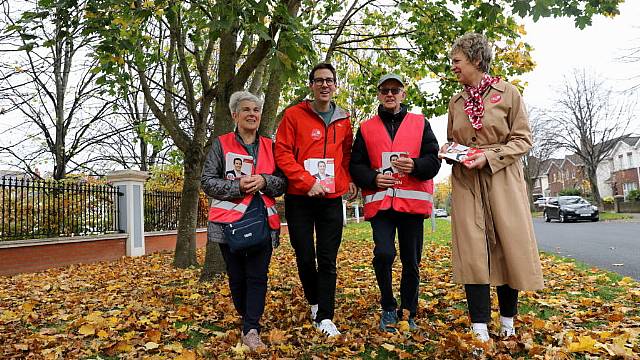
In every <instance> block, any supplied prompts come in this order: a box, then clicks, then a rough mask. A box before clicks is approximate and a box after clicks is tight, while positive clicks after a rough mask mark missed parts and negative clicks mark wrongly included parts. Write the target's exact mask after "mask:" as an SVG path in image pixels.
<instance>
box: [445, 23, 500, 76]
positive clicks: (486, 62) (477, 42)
mask: <svg viewBox="0 0 640 360" xmlns="http://www.w3.org/2000/svg"><path fill="white" fill-rule="evenodd" d="M457 52H461V53H462V54H464V56H466V57H467V60H469V61H470V62H472V63H475V62H476V61H478V60H480V63H479V64H478V70H480V71H482V72H485V73H488V72H489V68H490V66H491V60H492V59H493V53H492V51H491V46H490V45H489V41H487V38H486V37H485V36H484V35H482V34H478V33H466V34H464V35H462V36H460V37H459V38H457V39H456V41H455V42H454V43H453V45H452V46H451V51H449V57H453V55H454V54H455V53H457Z"/></svg>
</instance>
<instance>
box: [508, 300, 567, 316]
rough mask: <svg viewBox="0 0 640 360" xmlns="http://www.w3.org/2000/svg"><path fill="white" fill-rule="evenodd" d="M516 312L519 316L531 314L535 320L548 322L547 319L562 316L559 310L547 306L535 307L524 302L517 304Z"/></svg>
mask: <svg viewBox="0 0 640 360" xmlns="http://www.w3.org/2000/svg"><path fill="white" fill-rule="evenodd" d="M518 312H519V313H521V314H532V313H533V314H535V316H536V317H537V318H540V319H543V320H549V318H551V317H553V316H558V315H561V314H562V313H561V312H560V311H559V310H556V309H553V308H550V307H547V306H536V305H533V304H529V303H526V302H520V303H519V304H518Z"/></svg>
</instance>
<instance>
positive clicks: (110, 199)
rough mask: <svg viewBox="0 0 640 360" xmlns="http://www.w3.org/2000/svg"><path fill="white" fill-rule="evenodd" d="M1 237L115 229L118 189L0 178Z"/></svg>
mask: <svg viewBox="0 0 640 360" xmlns="http://www.w3.org/2000/svg"><path fill="white" fill-rule="evenodd" d="M0 218H1V219H2V220H1V221H0V240H20V239H38V238H48V237H67V236H80V235H94V234H106V233H114V232H118V224H117V221H118V191H117V190H116V189H115V188H113V187H112V186H110V185H95V184H87V183H68V182H59V181H53V180H47V181H40V180H29V179H14V178H2V179H0Z"/></svg>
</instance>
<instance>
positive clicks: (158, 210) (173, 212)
mask: <svg viewBox="0 0 640 360" xmlns="http://www.w3.org/2000/svg"><path fill="white" fill-rule="evenodd" d="M180 198H181V193H179V192H173V191H145V193H144V231H164V230H176V229H177V228H178V215H179V212H180ZM207 213H208V203H207V199H206V197H205V196H204V194H201V196H200V201H199V204H198V222H197V226H198V227H207Z"/></svg>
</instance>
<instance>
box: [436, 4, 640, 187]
mask: <svg viewBox="0 0 640 360" xmlns="http://www.w3.org/2000/svg"><path fill="white" fill-rule="evenodd" d="M639 17H640V1H638V0H627V1H626V2H625V3H623V4H622V5H621V6H620V15H618V16H616V17H615V18H613V19H611V18H606V17H604V16H597V17H595V18H594V20H593V25H592V26H590V27H588V28H586V29H584V30H579V29H577V28H576V27H575V26H574V23H573V20H571V19H565V18H558V19H541V20H539V21H538V22H537V23H534V22H533V21H532V20H530V19H527V20H525V21H524V24H525V28H526V30H527V35H526V36H525V40H526V41H527V42H528V43H529V44H530V45H531V46H532V47H533V48H534V50H533V52H532V57H533V60H534V61H535V62H536V64H537V66H536V68H535V70H534V71H532V72H530V73H528V74H526V75H524V76H523V77H522V78H523V79H524V80H525V81H527V82H528V85H527V87H526V89H525V91H524V94H523V95H524V98H525V102H526V103H527V105H528V106H535V107H539V108H543V109H544V108H545V107H549V106H551V104H553V99H554V96H553V95H554V92H555V89H557V88H558V87H559V85H560V84H562V81H563V76H565V75H568V74H570V73H571V71H572V70H573V69H586V70H587V71H589V72H592V73H595V74H598V76H600V77H602V78H604V79H606V80H607V82H608V83H609V85H611V86H612V87H613V88H614V89H619V90H625V89H628V88H629V87H631V86H632V85H633V84H634V83H636V84H637V83H640V62H638V63H626V64H625V63H623V62H621V61H620V60H619V58H620V57H621V56H622V55H624V54H625V53H626V52H628V50H629V49H631V48H633V47H640V23H638V18H639ZM634 76H636V78H635V79H632V77H634ZM634 81H635V82H634ZM621 96H622V95H621ZM634 96H636V97H637V92H636V94H635V95H634ZM431 126H432V127H433V130H434V132H435V133H436V136H437V138H438V141H439V142H440V143H441V144H442V143H444V142H445V141H446V130H447V120H446V116H441V117H438V118H434V119H432V120H431ZM634 130H635V132H639V130H640V117H636V118H635V127H634ZM450 173H451V165H447V164H446V163H444V162H443V164H442V168H441V170H440V172H439V173H438V175H437V176H436V182H437V181H442V180H444V179H445V178H446V177H447V176H449V174H450Z"/></svg>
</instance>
